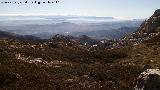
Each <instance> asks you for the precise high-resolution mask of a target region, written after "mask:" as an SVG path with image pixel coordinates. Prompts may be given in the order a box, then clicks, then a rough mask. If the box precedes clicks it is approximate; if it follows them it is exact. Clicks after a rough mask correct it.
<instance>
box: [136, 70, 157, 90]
mask: <svg viewBox="0 0 160 90" xmlns="http://www.w3.org/2000/svg"><path fill="white" fill-rule="evenodd" d="M135 90H160V70H159V69H147V70H145V71H144V72H142V73H141V74H140V76H139V77H138V78H137V83H136V86H135Z"/></svg>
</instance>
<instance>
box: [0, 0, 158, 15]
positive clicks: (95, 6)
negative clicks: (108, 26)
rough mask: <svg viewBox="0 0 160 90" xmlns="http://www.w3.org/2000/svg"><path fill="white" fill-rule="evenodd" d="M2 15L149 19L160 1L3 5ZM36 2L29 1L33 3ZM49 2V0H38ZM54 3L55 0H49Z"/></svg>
mask: <svg viewBox="0 0 160 90" xmlns="http://www.w3.org/2000/svg"><path fill="white" fill-rule="evenodd" d="M3 1H11V2H13V1H21V2H24V1H26V0H1V1H0V15H2V14H54V15H84V16H111V17H125V18H148V17H149V16H151V15H152V14H153V12H154V11H155V10H156V9H158V8H160V0H59V1H60V2H59V3H58V4H40V5H38V4H23V3H22V4H20V5H18V4H2V3H1V2H3ZM32 1H35V0H28V2H32ZM37 1H41V2H42V1H48V0H37ZM49 1H53V0H49Z"/></svg>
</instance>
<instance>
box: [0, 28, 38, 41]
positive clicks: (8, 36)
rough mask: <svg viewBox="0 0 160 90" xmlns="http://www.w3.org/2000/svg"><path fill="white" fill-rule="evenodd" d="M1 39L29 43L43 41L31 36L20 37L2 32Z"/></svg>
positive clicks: (0, 32)
mask: <svg viewBox="0 0 160 90" xmlns="http://www.w3.org/2000/svg"><path fill="white" fill-rule="evenodd" d="M0 39H15V40H29V41H41V40H40V38H38V37H34V36H31V35H18V34H15V33H10V32H6V31H2V30H0Z"/></svg>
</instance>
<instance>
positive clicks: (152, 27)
mask: <svg viewBox="0 0 160 90" xmlns="http://www.w3.org/2000/svg"><path fill="white" fill-rule="evenodd" d="M159 33H160V9H158V10H156V11H155V12H154V14H153V15H152V16H151V17H150V18H149V19H148V20H146V21H144V22H143V23H142V24H141V26H140V27H139V28H138V30H137V31H136V32H134V33H132V34H130V35H128V36H126V37H124V38H123V40H126V41H130V42H131V43H132V44H133V43H134V44H135V43H141V42H143V41H145V40H148V39H150V38H153V37H154V36H157V35H158V34H159Z"/></svg>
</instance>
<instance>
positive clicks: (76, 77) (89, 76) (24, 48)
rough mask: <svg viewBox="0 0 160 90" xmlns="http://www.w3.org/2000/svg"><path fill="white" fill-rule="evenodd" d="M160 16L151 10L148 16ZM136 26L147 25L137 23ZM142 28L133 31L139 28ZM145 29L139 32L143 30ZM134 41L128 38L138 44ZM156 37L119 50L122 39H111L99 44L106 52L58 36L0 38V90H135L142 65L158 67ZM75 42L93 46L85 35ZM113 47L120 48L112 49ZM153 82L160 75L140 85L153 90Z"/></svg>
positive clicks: (157, 87)
mask: <svg viewBox="0 0 160 90" xmlns="http://www.w3.org/2000/svg"><path fill="white" fill-rule="evenodd" d="M158 12H159V10H158ZM159 16H160V14H159V13H158V15H157V11H156V12H155V14H154V15H153V16H152V17H159ZM152 17H151V18H152ZM149 20H152V19H149ZM151 22H152V21H151ZM158 23H159V21H158ZM152 26H154V25H151V26H150V28H151V27H152ZM159 26H160V25H159V24H158V25H156V27H154V29H153V30H155V29H156V32H153V33H158V31H157V28H158V27H159ZM141 27H147V26H145V24H142V25H141ZM141 27H140V28H139V29H138V31H137V32H140V31H141V30H142V29H141ZM146 30H147V31H145V30H143V31H144V32H148V29H146ZM149 31H150V30H149ZM135 33H136V32H135ZM151 33H152V32H148V34H147V35H149V34H151ZM143 34H144V33H143ZM131 35H133V34H131ZM137 35H140V34H137ZM141 35H142V34H141ZM141 35H140V36H141ZM144 35H145V34H144ZM142 36H143V35H142ZM147 37H148V36H147ZM128 38H129V36H128ZM136 38H137V37H132V39H135V41H138V40H137V39H136ZM142 38H144V37H142ZM159 38H160V35H158V34H156V35H155V36H153V37H149V38H148V39H143V40H142V41H141V42H139V43H138V44H137V45H124V46H123V45H120V44H118V43H122V41H114V40H113V41H112V40H111V41H108V42H107V41H106V42H107V43H103V44H106V46H107V45H108V46H111V48H108V47H105V46H104V47H102V46H101V44H102V43H101V44H100V45H99V44H98V45H97V46H93V45H83V44H81V43H77V42H75V39H74V37H72V36H63V35H55V36H54V37H52V38H51V39H49V40H48V41H46V42H41V43H40V42H34V41H23V40H14V39H0V89H4V90H13V89H18V90H28V89H29V90H30V89H32V90H50V89H51V90H134V88H135V86H137V82H138V81H137V78H138V76H139V75H140V74H141V73H142V72H143V71H145V70H146V68H145V66H146V65H147V66H149V68H152V69H160V61H159V58H160V47H159V46H160V40H159ZM130 39H131V38H130ZM130 39H127V37H126V39H125V43H127V42H132V40H130ZM78 40H82V41H84V42H86V41H85V40H87V41H90V40H91V41H90V42H92V39H90V38H89V37H87V36H81V37H80V38H78ZM84 42H82V43H84ZM109 44H110V45H109ZM115 44H118V45H120V47H119V48H117V47H115V46H116V45H115ZM158 80H159V76H158V78H157V79H154V80H153V81H157V82H154V83H151V84H149V85H147V84H146V83H145V85H144V86H146V85H147V86H150V87H148V88H147V89H145V90H158V89H159V85H160V83H159V81H158ZM152 85H153V86H152ZM154 85H156V87H155V86H154ZM145 88H146V87H145Z"/></svg>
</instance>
